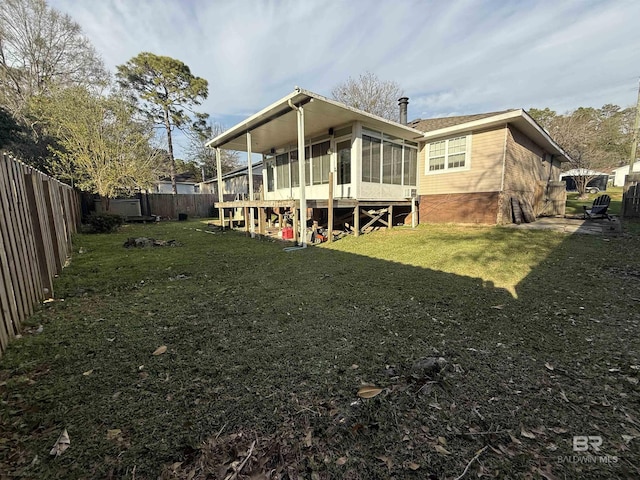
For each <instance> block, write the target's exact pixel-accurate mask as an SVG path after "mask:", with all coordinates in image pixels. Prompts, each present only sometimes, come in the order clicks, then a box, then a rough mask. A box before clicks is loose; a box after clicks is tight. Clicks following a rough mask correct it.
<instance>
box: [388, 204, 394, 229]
mask: <svg viewBox="0 0 640 480" xmlns="http://www.w3.org/2000/svg"><path fill="white" fill-rule="evenodd" d="M387 227H389V229H391V228H393V205H389V225H387Z"/></svg>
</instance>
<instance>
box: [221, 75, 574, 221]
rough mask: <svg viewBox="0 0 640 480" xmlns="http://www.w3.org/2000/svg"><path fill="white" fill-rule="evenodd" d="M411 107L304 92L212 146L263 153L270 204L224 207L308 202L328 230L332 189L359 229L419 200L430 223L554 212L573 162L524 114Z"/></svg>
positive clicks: (393, 217) (400, 213)
mask: <svg viewBox="0 0 640 480" xmlns="http://www.w3.org/2000/svg"><path fill="white" fill-rule="evenodd" d="M407 103H408V101H407V99H406V98H405V99H401V101H400V115H399V117H400V119H401V122H393V121H389V120H386V119H383V118H380V117H377V116H375V115H372V114H369V113H367V112H363V111H361V110H358V109H355V108H352V107H349V106H347V105H344V104H341V103H339V102H336V101H334V100H330V99H327V98H325V97H322V96H320V95H318V94H315V93H313V92H309V91H306V90H302V89H299V88H297V89H296V90H295V91H294V92H293V93H291V94H290V95H288V96H286V97H284V98H282V99H281V100H279V101H277V102H275V103H273V104H272V105H270V106H268V107H266V108H265V109H263V110H261V111H260V112H258V113H256V114H255V115H253V116H251V117H250V118H248V119H246V120H244V121H243V122H241V123H239V124H237V125H236V126H234V127H232V128H231V129H229V130H227V131H226V132H224V133H223V134H221V135H219V136H217V137H216V138H214V139H212V140H210V141H209V142H208V145H209V146H210V147H213V148H217V149H229V150H236V151H244V152H247V153H248V155H250V154H251V153H252V152H253V153H261V154H262V155H263V179H264V186H263V198H262V199H258V197H257V196H254V199H253V200H249V201H243V202H223V203H220V204H217V207H219V208H237V207H255V208H258V209H259V210H262V209H273V208H278V207H290V208H293V209H294V212H295V211H296V210H297V209H299V208H300V205H301V204H303V205H304V204H306V207H307V208H308V209H310V214H311V215H312V216H313V219H314V220H318V221H319V223H320V224H322V223H323V222H324V224H326V221H327V220H326V219H327V209H328V206H329V202H328V199H329V192H330V191H332V195H333V202H332V203H331V205H333V207H334V208H335V209H336V210H337V212H336V218H342V219H343V220H344V219H345V218H347V220H346V221H345V222H346V224H350V225H352V226H353V227H354V231H355V232H356V233H357V232H359V231H360V224H361V223H362V222H361V220H364V222H367V225H370V224H372V222H378V221H382V222H383V223H384V224H386V225H388V226H391V225H393V224H395V223H397V222H398V221H402V220H403V219H404V217H405V216H406V215H407V214H408V213H409V212H410V211H411V210H412V207H413V206H414V205H412V204H413V202H415V200H416V199H417V200H419V212H420V217H419V220H420V222H429V221H437V222H443V221H446V222H470V223H490V224H495V223H510V222H511V213H510V212H511V210H510V208H511V199H512V198H513V199H515V200H517V201H519V202H520V203H524V204H528V205H530V206H534V207H535V206H536V205H537V206H540V205H542V206H544V204H545V202H546V201H548V199H549V195H548V194H549V191H550V186H553V187H554V188H555V190H557V186H554V183H555V184H557V182H554V181H555V180H556V179H557V178H558V176H559V174H560V164H561V162H563V161H566V160H568V158H567V156H566V154H565V153H564V152H563V151H562V149H561V148H560V147H559V146H558V145H557V144H556V143H555V142H554V141H553V140H552V139H551V138H550V137H549V135H548V134H547V133H546V132H545V131H544V130H543V129H542V128H541V127H540V126H538V125H537V124H536V123H535V121H534V120H533V119H532V118H531V117H530V116H529V115H528V114H527V113H526V112H524V111H523V110H510V111H505V112H496V113H490V114H482V115H471V116H464V117H450V118H444V119H432V120H419V121H415V122H412V123H410V124H406V106H407ZM300 145H304V158H305V160H304V167H303V172H304V179H305V180H304V188H301V185H300V177H301V175H300V163H299V159H300V154H299V148H300ZM330 172H333V173H332V175H333V185H332V189H330V188H329V178H330ZM561 190H562V193H563V194H564V185H562V188H561ZM302 194H304V200H302ZM562 209H564V207H563V206H562ZM540 210H541V208H538V211H540ZM562 211H563V212H564V210H562ZM304 213H305V214H306V211H305V212H304ZM300 214H301V215H302V217H303V218H304V217H305V216H306V215H303V211H302V210H300ZM349 215H351V218H349Z"/></svg>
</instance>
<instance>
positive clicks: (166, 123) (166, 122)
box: [164, 108, 178, 195]
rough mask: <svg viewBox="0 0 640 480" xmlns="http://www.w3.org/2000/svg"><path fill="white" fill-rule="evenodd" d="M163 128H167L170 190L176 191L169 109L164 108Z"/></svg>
mask: <svg viewBox="0 0 640 480" xmlns="http://www.w3.org/2000/svg"><path fill="white" fill-rule="evenodd" d="M164 128H165V129H166V130H167V148H168V150H169V166H170V168H171V191H172V192H173V194H174V195H175V194H177V193H178V187H177V186H176V160H175V158H173V142H172V140H171V123H170V122H169V109H167V108H165V110H164Z"/></svg>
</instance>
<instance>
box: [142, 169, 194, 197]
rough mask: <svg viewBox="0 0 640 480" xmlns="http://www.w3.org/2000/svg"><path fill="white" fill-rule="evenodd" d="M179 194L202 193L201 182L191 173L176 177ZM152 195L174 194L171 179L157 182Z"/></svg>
mask: <svg viewBox="0 0 640 480" xmlns="http://www.w3.org/2000/svg"><path fill="white" fill-rule="evenodd" d="M176 190H177V193H200V185H199V182H197V181H196V179H195V177H194V176H193V174H191V173H181V174H178V175H176ZM152 193H173V188H172V185H171V178H162V179H160V180H158V181H156V182H155V184H154V186H153V192H152Z"/></svg>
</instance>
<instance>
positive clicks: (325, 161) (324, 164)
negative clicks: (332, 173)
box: [311, 141, 331, 185]
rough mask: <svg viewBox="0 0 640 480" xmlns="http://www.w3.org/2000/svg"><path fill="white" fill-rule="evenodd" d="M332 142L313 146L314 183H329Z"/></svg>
mask: <svg viewBox="0 0 640 480" xmlns="http://www.w3.org/2000/svg"><path fill="white" fill-rule="evenodd" d="M330 145H331V142H328V141H327V142H322V143H317V144H315V145H312V146H311V166H312V169H313V184H314V185H320V184H323V183H329V167H330V155H329V147H330Z"/></svg>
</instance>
